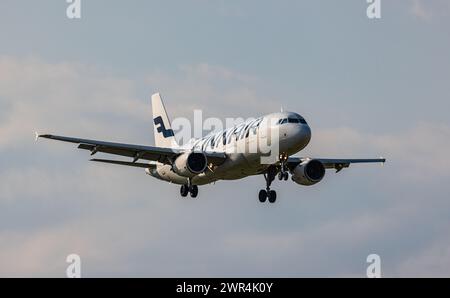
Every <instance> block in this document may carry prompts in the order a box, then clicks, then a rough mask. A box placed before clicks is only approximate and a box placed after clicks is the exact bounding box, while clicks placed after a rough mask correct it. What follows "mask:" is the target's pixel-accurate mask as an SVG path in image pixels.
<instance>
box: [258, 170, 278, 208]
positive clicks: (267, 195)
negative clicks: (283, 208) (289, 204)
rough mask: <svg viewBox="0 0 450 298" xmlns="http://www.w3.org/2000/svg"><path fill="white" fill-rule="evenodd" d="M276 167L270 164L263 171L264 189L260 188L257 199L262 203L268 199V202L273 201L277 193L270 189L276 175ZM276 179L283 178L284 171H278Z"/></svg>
mask: <svg viewBox="0 0 450 298" xmlns="http://www.w3.org/2000/svg"><path fill="white" fill-rule="evenodd" d="M277 173H278V169H277V168H276V167H274V166H270V167H269V168H268V169H267V172H266V173H264V179H265V180H266V189H261V190H260V191H259V196H258V198H259V201H260V202H261V203H264V202H265V201H267V199H269V202H270V203H274V202H275V201H276V199H277V193H276V192H275V191H274V190H270V185H271V184H272V181H273V180H275V178H276V177H277ZM278 179H280V180H281V179H285V172H279V173H278Z"/></svg>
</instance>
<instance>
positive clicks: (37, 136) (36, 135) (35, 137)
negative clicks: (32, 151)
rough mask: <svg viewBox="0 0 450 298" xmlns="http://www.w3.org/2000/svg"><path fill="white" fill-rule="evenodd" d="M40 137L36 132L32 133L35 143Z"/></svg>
mask: <svg viewBox="0 0 450 298" xmlns="http://www.w3.org/2000/svg"><path fill="white" fill-rule="evenodd" d="M40 136H41V135H40V134H39V133H38V132H37V131H35V132H34V140H35V141H36V142H37V140H38V139H39V137H40Z"/></svg>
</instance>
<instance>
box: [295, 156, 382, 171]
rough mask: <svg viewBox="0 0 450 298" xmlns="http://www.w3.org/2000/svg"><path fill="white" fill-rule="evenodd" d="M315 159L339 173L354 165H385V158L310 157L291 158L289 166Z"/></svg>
mask: <svg viewBox="0 0 450 298" xmlns="http://www.w3.org/2000/svg"><path fill="white" fill-rule="evenodd" d="M309 159H314V160H318V161H320V162H321V163H323V165H324V166H325V168H326V169H336V171H337V172H339V171H341V170H342V169H343V168H348V167H349V166H350V165H351V164H352V163H382V164H383V163H385V162H386V159H385V158H382V157H380V158H366V159H338V158H337V159H333V158H309V157H289V158H288V164H289V166H290V167H296V166H297V165H298V164H300V163H302V162H303V161H306V160H309Z"/></svg>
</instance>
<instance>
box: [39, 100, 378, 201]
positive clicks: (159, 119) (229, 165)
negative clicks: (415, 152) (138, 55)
mask: <svg viewBox="0 0 450 298" xmlns="http://www.w3.org/2000/svg"><path fill="white" fill-rule="evenodd" d="M152 110H153V122H154V135H155V145H156V146H143V145H131V144H122V143H112V142H104V141H96V140H87V139H79V138H72V137H62V136H56V135H49V134H42V135H40V134H37V133H36V139H37V138H39V137H42V138H47V139H52V140H58V141H64V142H70V143H76V144H79V145H78V148H79V149H86V150H89V151H90V152H91V155H94V154H96V153H98V152H102V153H107V154H113V155H121V156H126V157H129V158H131V159H132V160H130V161H124V160H109V159H91V161H95V162H102V163H109V164H116V165H123V166H131V167H138V168H143V169H145V172H146V173H147V174H148V175H151V176H153V177H155V178H158V179H160V180H164V181H167V182H170V183H175V184H179V185H181V188H180V194H181V196H183V197H186V196H187V195H188V194H190V196H191V197H193V198H195V197H197V195H198V185H205V184H209V183H212V182H215V181H218V180H236V179H241V178H245V177H247V176H251V175H263V176H264V179H265V181H266V188H265V189H261V190H260V191H259V196H258V198H259V201H260V202H266V200H268V201H269V202H270V203H274V202H275V201H276V198H277V194H276V192H275V191H274V190H271V189H270V186H271V183H272V182H273V180H274V179H275V177H276V176H278V179H279V180H287V179H288V178H289V173H290V174H291V177H292V180H293V181H294V182H296V183H298V184H300V185H313V184H316V183H318V182H320V181H321V180H322V179H323V177H324V175H325V169H335V170H336V172H339V171H340V170H342V169H343V168H348V167H349V166H350V164H352V163H384V162H385V161H386V160H385V159H384V158H376V159H329V158H326V159H324V158H311V157H293V156H291V155H293V154H295V153H297V152H299V151H301V150H302V149H304V148H305V147H306V146H307V145H308V143H309V141H310V140H311V129H310V128H309V126H308V124H307V123H306V121H305V119H304V118H303V117H302V116H300V115H299V114H297V113H293V112H280V113H273V114H269V115H266V116H262V117H260V118H256V119H252V120H248V121H246V122H243V123H241V124H239V125H236V126H234V127H232V128H229V129H225V130H223V131H220V132H218V133H212V134H210V135H208V136H206V137H203V138H201V139H197V140H192V141H190V142H188V144H186V145H184V146H179V145H178V143H177V141H176V139H175V135H174V132H173V130H172V128H171V124H170V121H169V118H168V116H167V112H166V109H165V107H164V104H163V102H162V100H161V97H160V95H159V93H157V94H154V95H152ZM269 119H270V122H269ZM273 119H275V120H276V121H273ZM262 127H266V128H267V129H262ZM274 132H277V133H278V134H279V147H278V149H279V156H278V157H277V158H276V161H275V162H274V163H272V164H265V163H262V162H261V157H262V156H263V155H264V153H263V152H261V150H259V149H258V150H256V151H255V152H253V153H250V152H245V151H244V152H233V150H229V149H230V147H231V146H233V147H234V148H236V145H238V147H239V145H244V147H245V146H247V148H248V147H249V146H251V145H252V144H254V143H255V142H258V140H261V139H263V138H264V137H266V136H267V135H270V134H271V133H274ZM255 147H256V148H259V147H258V146H255ZM230 152H231V153H230ZM139 160H146V161H149V162H146V163H143V162H138V161H139Z"/></svg>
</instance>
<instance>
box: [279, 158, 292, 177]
mask: <svg viewBox="0 0 450 298" xmlns="http://www.w3.org/2000/svg"><path fill="white" fill-rule="evenodd" d="M287 160H288V155H287V154H286V153H281V154H280V172H279V173H278V180H280V181H281V180H284V181H287V180H288V179H289V172H288V170H287V167H286V162H287Z"/></svg>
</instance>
